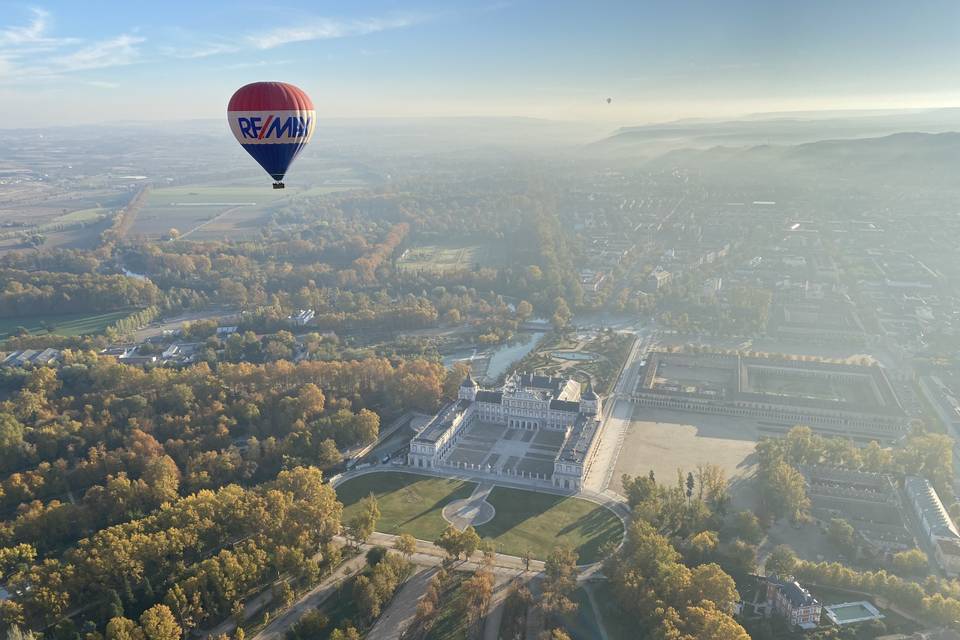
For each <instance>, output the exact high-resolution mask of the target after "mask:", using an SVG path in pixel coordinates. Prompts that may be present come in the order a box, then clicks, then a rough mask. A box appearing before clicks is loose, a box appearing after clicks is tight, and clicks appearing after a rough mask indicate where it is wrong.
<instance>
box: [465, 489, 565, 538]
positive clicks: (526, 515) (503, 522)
mask: <svg viewBox="0 0 960 640" xmlns="http://www.w3.org/2000/svg"><path fill="white" fill-rule="evenodd" d="M508 492H509V493H508ZM514 493H517V494H520V495H523V496H531V498H528V499H526V500H523V499H520V500H515V499H514V498H513V495H511V494H514ZM566 499H567V497H566V496H558V495H555V494H552V493H535V492H533V491H525V490H523V489H507V490H504V489H502V488H501V487H494V488H493V491H491V492H490V495H489V496H487V502H489V503H490V504H491V505H493V508H494V509H495V510H496V512H497V513H496V515H494V516H493V520H491V521H490V522H488V523H486V524H483V525H480V526H479V527H477V533H478V534H480V537H482V538H499V537H500V536H502V535H503V534H505V533H507V532H508V531H510V530H511V529H515V528H516V527H518V526H520V525H521V524H523V523H524V522H526V521H527V520H529V519H531V518H535V517H537V516H539V515H542V514H544V513H546V512H547V511H549V510H550V509H552V508H554V507H555V506H557V505H558V504H560V503H561V502H563V501H564V500H566Z"/></svg>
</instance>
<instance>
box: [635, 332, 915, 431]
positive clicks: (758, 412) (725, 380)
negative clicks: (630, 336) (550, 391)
mask: <svg viewBox="0 0 960 640" xmlns="http://www.w3.org/2000/svg"><path fill="white" fill-rule="evenodd" d="M640 375H641V383H640V385H639V386H638V388H637V390H636V391H635V392H634V394H633V396H632V399H633V401H634V402H635V403H636V404H638V405H640V406H643V407H654V408H658V409H674V410H677V411H685V412H696V413H712V414H719V415H728V416H741V417H749V418H758V419H762V420H776V421H778V422H782V423H784V424H805V425H809V426H810V428H811V429H814V430H815V431H819V432H822V433H826V434H829V435H843V436H849V435H850V434H851V433H857V434H861V435H864V436H869V437H874V438H877V439H879V440H886V441H891V440H894V439H896V438H898V437H900V436H901V435H902V434H903V433H904V432H905V431H906V429H907V422H908V420H907V417H906V414H905V412H904V410H903V407H902V406H901V404H900V401H899V400H898V399H897V397H896V394H895V393H894V391H893V388H892V387H891V385H890V381H889V380H888V379H887V375H886V371H885V370H884V369H883V368H882V367H874V366H861V365H848V364H836V363H832V362H821V361H809V362H808V361H796V360H784V359H780V358H772V357H771V358H763V357H748V356H741V355H730V354H723V353H667V352H660V351H656V352H652V353H650V354H649V355H648V357H647V359H646V363H645V364H644V366H643V369H642V370H641V372H640ZM791 388H796V389H798V391H795V392H794V391H789V389H791ZM805 388H808V389H809V390H806V389H805Z"/></svg>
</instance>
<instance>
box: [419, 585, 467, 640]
mask: <svg viewBox="0 0 960 640" xmlns="http://www.w3.org/2000/svg"><path fill="white" fill-rule="evenodd" d="M468 577H469V576H468V575H467V574H465V573H461V572H459V571H453V572H451V574H450V584H449V585H448V586H447V588H446V590H444V592H443V593H442V594H441V596H440V613H439V614H437V621H436V622H434V624H433V627H431V628H430V632H429V633H427V635H426V636H425V638H424V640H461V639H462V638H467V637H469V635H470V625H469V621H468V620H467V617H466V616H465V615H463V613H462V611H463V610H464V608H465V605H464V604H463V603H462V602H461V600H462V599H463V598H464V593H463V589H461V588H460V587H462V586H463V583H464V581H465V580H467V578H468Z"/></svg>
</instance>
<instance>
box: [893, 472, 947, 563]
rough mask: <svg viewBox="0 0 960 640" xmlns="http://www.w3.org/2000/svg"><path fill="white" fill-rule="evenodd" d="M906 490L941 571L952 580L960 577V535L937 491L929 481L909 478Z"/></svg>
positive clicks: (905, 485) (905, 482) (905, 484)
mask: <svg viewBox="0 0 960 640" xmlns="http://www.w3.org/2000/svg"><path fill="white" fill-rule="evenodd" d="M903 486H904V489H905V490H906V493H907V497H908V498H909V500H910V506H912V507H913V512H914V514H915V515H916V517H917V521H918V522H919V523H920V528H921V529H923V532H924V534H926V536H927V539H928V540H930V544H931V545H932V546H933V550H934V556H935V557H936V560H937V563H938V564H939V565H940V568H941V569H943V570H944V572H946V573H947V575H949V576H957V575H960V532H958V531H957V527H956V525H955V524H954V523H953V520H951V519H950V514H949V513H947V509H946V507H944V506H943V502H942V501H941V500H940V496H939V495H937V491H936V489H934V488H933V485H931V484H930V482H929V481H928V480H927V479H926V478H921V477H919V476H907V478H906V480H904V483H903Z"/></svg>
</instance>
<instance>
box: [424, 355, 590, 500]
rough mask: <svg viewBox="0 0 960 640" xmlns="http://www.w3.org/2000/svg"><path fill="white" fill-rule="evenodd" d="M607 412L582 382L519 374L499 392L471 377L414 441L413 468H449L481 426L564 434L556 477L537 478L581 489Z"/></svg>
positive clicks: (556, 465) (563, 486)
mask: <svg viewBox="0 0 960 640" xmlns="http://www.w3.org/2000/svg"><path fill="white" fill-rule="evenodd" d="M602 408H603V407H602V403H601V400H600V397H599V396H598V395H597V394H596V393H595V392H594V391H593V390H592V389H590V390H587V391H586V392H581V386H580V383H579V382H577V381H576V380H565V379H563V378H553V377H547V376H538V375H535V374H516V373H515V374H513V375H511V376H509V377H508V378H507V380H506V382H505V383H504V385H503V387H501V388H500V390H498V391H494V390H489V389H481V388H480V386H479V385H478V384H477V383H476V381H475V380H474V379H473V378H472V377H471V376H467V378H466V379H465V380H464V381H463V383H462V384H461V385H460V390H459V393H458V398H457V400H455V401H453V402H451V403H449V404H447V405H446V406H444V407H443V408H442V409H441V410H440V411H439V412H438V413H437V415H436V416H435V417H434V418H433V419H432V420H431V421H430V422H429V423H428V424H427V426H425V427H424V428H423V429H422V430H421V431H420V432H419V433H418V434H417V435H416V436H414V438H413V439H412V440H411V441H410V453H409V455H408V457H407V463H408V464H409V465H410V466H414V467H421V468H436V467H444V466H448V465H447V464H446V462H445V461H446V458H447V456H448V454H449V453H450V452H451V451H452V450H453V448H454V446H455V445H456V443H457V442H458V440H459V439H460V437H461V436H462V435H463V434H464V433H465V432H466V431H467V430H468V429H469V427H470V426H471V425H472V424H474V423H475V422H485V423H490V424H501V425H506V426H508V427H510V428H513V429H529V430H539V429H549V430H552V431H559V432H562V433H563V434H564V438H563V444H562V446H561V447H560V449H559V451H558V452H557V455H556V457H555V458H554V461H553V474H552V476H550V477H548V478H537V479H540V480H547V481H549V482H550V483H551V484H553V485H554V486H556V487H560V488H564V489H575V490H579V489H580V488H581V486H582V483H583V479H584V478H585V477H586V474H587V471H588V470H589V465H590V461H591V457H592V454H593V448H594V445H595V441H596V437H595V436H596V434H597V431H598V428H599V425H600V422H599V418H600V415H601V413H602ZM491 471H493V472H495V473H501V471H499V470H491ZM514 473H515V472H514Z"/></svg>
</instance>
